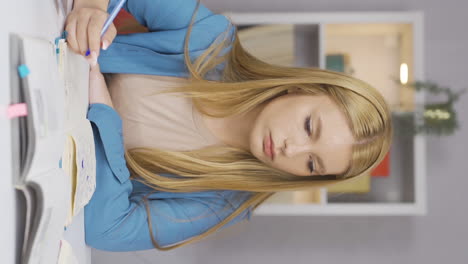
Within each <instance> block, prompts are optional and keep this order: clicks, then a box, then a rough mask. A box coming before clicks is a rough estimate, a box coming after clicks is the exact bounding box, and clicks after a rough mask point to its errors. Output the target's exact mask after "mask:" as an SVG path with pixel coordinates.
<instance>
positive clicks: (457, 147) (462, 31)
mask: <svg viewBox="0 0 468 264" xmlns="http://www.w3.org/2000/svg"><path fill="white" fill-rule="evenodd" d="M203 3H205V5H206V6H207V7H209V8H211V9H212V10H213V11H217V12H224V11H232V12H244V11H245V12H261V11H276V12H279V11H310V12H312V11H313V12H320V11H406V10H423V11H424V12H425V33H424V35H425V38H426V39H425V54H424V55H425V58H424V60H425V75H426V77H427V78H428V79H431V80H434V81H436V82H439V83H441V84H444V85H447V86H450V87H453V88H454V89H460V88H463V87H467V86H468V84H467V82H466V76H467V73H468V67H467V64H466V62H467V61H468V53H467V51H466V49H467V47H468V34H467V33H466V25H467V24H468V23H467V22H468V18H467V17H468V16H467V15H466V10H468V1H455V0H447V1H437V0H380V1H375V0H289V1H283V0H236V1H231V0H204V1H203ZM456 110H457V111H458V113H460V115H459V118H460V121H461V126H462V127H461V129H460V130H459V131H458V132H457V133H456V134H455V135H453V136H451V137H447V138H436V137H429V138H428V142H427V143H428V146H427V151H428V155H427V158H428V162H427V164H428V168H427V172H428V175H427V176H428V177H427V178H428V215H427V216H425V217H328V216H327V217H293V216H291V217H289V216H288V217H286V216H285V217H267V216H254V217H253V218H252V220H251V222H250V223H247V224H241V225H239V226H233V227H232V229H230V230H226V231H228V232H226V233H222V234H219V235H217V236H216V238H209V239H207V240H205V241H200V242H198V243H196V244H195V245H189V246H186V247H182V248H180V249H176V250H173V251H170V252H159V251H156V250H150V251H141V252H131V253H110V252H101V251H97V250H96V251H93V259H94V263H133V264H138V263H174V264H175V263H184V264H185V263H199V264H210V263H223V264H228V263H270V264H275V263H278V264H279V263H281V264H283V263H327V264H328V263H340V264H341V263H347V264H354V263H360V264H363V263H379V264H386V263H392V264H393V263H425V264H431V263H437V264H439V263H468V251H467V245H468V228H467V227H466V224H467V223H468V210H467V205H466V201H468V198H467V195H466V193H467V191H466V188H467V186H468V166H467V164H468V161H467V159H466V148H467V147H468V139H467V136H468V128H467V125H468V116H467V115H464V114H463V113H468V95H465V96H464V97H462V99H461V101H459V102H458V103H457V105H456Z"/></svg>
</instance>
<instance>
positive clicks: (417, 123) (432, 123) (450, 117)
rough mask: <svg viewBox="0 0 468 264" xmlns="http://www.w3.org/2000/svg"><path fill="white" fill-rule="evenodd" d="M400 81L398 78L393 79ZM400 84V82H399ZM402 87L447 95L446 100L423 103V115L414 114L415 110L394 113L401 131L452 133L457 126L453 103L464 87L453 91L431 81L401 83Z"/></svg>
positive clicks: (446, 134)
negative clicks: (399, 123) (400, 125)
mask: <svg viewBox="0 0 468 264" xmlns="http://www.w3.org/2000/svg"><path fill="white" fill-rule="evenodd" d="M395 81H397V82H398V83H400V80H395ZM400 85H401V84H400ZM402 86H403V87H404V88H410V89H414V90H415V91H416V92H420V91H425V92H428V93H430V94H434V95H440V94H444V95H446V96H447V100H446V101H443V102H438V103H427V104H424V113H423V115H422V116H421V115H415V112H403V113H395V116H394V118H396V119H397V120H396V121H399V122H401V124H402V128H403V131H401V132H403V133H411V134H412V135H415V134H421V133H423V134H427V135H437V136H448V135H452V134H453V133H454V132H455V130H457V129H458V128H459V124H458V119H457V113H456V112H455V110H454V107H453V105H454V103H455V102H456V101H458V99H459V98H460V96H461V95H462V94H463V93H465V92H466V90H467V89H466V88H465V89H462V90H461V91H459V92H453V91H452V90H451V89H450V88H448V87H441V86H440V85H439V84H437V83H435V82H431V81H427V82H422V81H416V82H413V83H410V84H406V85H402Z"/></svg>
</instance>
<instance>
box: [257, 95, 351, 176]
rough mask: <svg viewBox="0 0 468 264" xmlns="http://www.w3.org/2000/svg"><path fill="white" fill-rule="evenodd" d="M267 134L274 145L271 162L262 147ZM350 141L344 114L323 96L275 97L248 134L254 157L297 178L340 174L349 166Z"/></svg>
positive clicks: (349, 132) (349, 131) (262, 111)
mask: <svg viewBox="0 0 468 264" xmlns="http://www.w3.org/2000/svg"><path fill="white" fill-rule="evenodd" d="M307 127H309V128H310V130H309V131H310V134H308V131H307ZM269 135H271V139H272V141H273V144H274V145H273V148H274V154H273V155H274V157H273V160H272V159H271V158H270V157H269V156H268V155H267V154H266V153H265V152H264V148H263V145H264V141H265V139H266V138H267V137H268V136H269ZM353 142H354V138H353V136H352V134H351V130H350V128H349V127H348V124H347V122H346V117H345V115H344V114H343V113H341V111H340V109H339V108H338V106H337V105H336V104H335V103H334V102H333V101H332V100H331V99H330V98H329V97H328V96H326V95H310V94H303V93H302V94H299V93H289V94H287V95H284V96H280V97H277V98H275V99H273V100H272V101H271V102H269V103H268V104H267V105H265V107H264V108H263V109H262V110H261V112H260V113H259V115H258V116H257V118H256V121H255V122H254V127H253V129H252V131H251V133H250V149H251V152H252V154H253V155H254V156H256V157H257V158H258V159H259V160H261V161H263V162H265V163H266V164H268V165H269V166H271V167H274V168H276V169H280V170H282V171H286V172H288V173H292V174H295V175H298V176H309V175H327V174H341V173H343V172H344V171H345V170H346V168H347V167H348V166H349V161H350V159H351V146H352V143H353ZM312 169H313V172H312V171H311V170H312Z"/></svg>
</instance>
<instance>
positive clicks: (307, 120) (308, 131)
mask: <svg viewBox="0 0 468 264" xmlns="http://www.w3.org/2000/svg"><path fill="white" fill-rule="evenodd" d="M305 130H306V131H307V135H308V136H309V137H310V134H311V130H310V116H308V117H307V118H306V122H305ZM308 167H309V170H310V173H313V172H314V163H313V162H312V161H310V162H309V163H308Z"/></svg>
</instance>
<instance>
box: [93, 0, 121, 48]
mask: <svg viewBox="0 0 468 264" xmlns="http://www.w3.org/2000/svg"><path fill="white" fill-rule="evenodd" d="M125 1H126V0H120V1H119V2H118V3H117V5H116V6H115V7H114V9H112V12H111V13H110V16H109V17H108V18H107V19H106V23H104V26H103V27H102V30H101V38H102V36H104V34H105V33H106V31H107V29H108V28H109V26H110V24H111V23H112V21H114V18H115V17H116V16H117V14H118V13H119V11H120V9H121V8H122V6H123V4H124V3H125ZM90 53H91V52H90V51H89V49H88V51H86V56H88V55H89V54H90Z"/></svg>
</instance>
